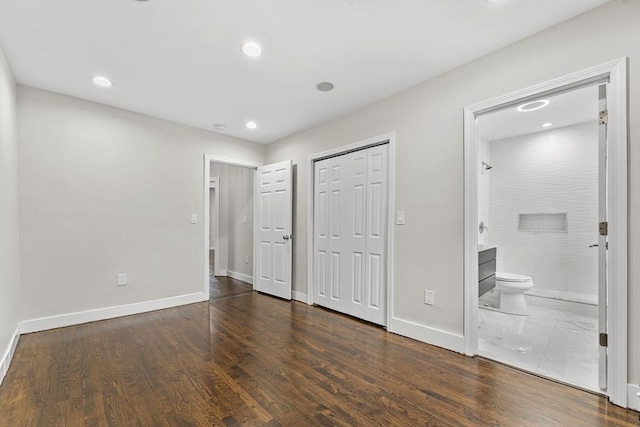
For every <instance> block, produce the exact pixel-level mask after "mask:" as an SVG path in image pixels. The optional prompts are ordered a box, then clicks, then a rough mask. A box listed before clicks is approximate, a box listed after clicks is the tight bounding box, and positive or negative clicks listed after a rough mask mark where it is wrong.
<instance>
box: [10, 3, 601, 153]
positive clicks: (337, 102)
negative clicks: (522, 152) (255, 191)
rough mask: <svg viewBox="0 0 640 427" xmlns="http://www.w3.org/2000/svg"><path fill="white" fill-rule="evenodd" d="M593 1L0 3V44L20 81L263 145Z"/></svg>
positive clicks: (543, 25)
mask: <svg viewBox="0 0 640 427" xmlns="http://www.w3.org/2000/svg"><path fill="white" fill-rule="evenodd" d="M605 2H606V1H605V0H529V1H527V0H524V1H508V0H502V1H500V0H493V1H485V0H457V1H452V0H431V1H364V0H344V1H339V0H335V1H310V0H309V1H304V0H298V1H270V0H264V1H213V0H211V1H208V0H149V1H146V2H141V1H135V0H118V1H115V0H76V1H71V0H47V1H38V0H0V41H1V43H2V47H3V49H4V51H5V54H6V56H7V58H8V60H9V62H10V64H11V66H12V69H13V72H14V74H15V76H16V79H17V81H18V82H19V83H21V84H24V85H28V86H33V87H37V88H41V89H46V90H50V91H54V92H59V93H63V94H66V95H71V96H75V97H78V98H83V99H87V100H91V101H95V102H100V103H103V104H107V105H111V106H114V107H119V108H124V109H127V110H131V111H135V112H139V113H143V114H147V115H150V116H154V117H159V118H162V119H166V120H171V121H174V122H178V123H183V124H186V125H190V126H195V127H199V128H203V129H209V130H213V125H214V124H215V123H222V124H224V125H226V127H227V129H226V131H225V132H222V133H226V134H228V135H233V136H236V137H240V138H244V139H247V140H251V141H256V142H260V143H269V142H272V141H275V140H277V139H280V138H282V137H284V136H287V135H290V134H292V133H295V132H298V131H300V130H303V129H306V128H308V127H311V126H313V125H315V124H317V123H321V122H323V121H326V120H329V119H331V118H334V117H338V116H340V115H343V114H345V113H347V112H349V111H352V110H354V109H357V108H359V107H362V106H364V105H366V104H369V103H371V102H374V101H376V100H379V99H381V98H384V97H386V96H388V95H391V94H393V93H396V92H399V91H401V90H403V89H405V88H408V87H410V86H412V85H414V84H416V83H418V82H421V81H424V80H427V79H429V78H432V77H434V76H436V75H438V74H441V73H443V72H446V71H448V70H450V69H452V68H454V67H457V66H459V65H462V64H464V63H466V62H469V61H471V60H473V59H476V58H479V57H481V56H483V55H485V54H487V53H489V52H492V51H494V50H496V49H499V48H501V47H503V46H506V45H508V44H511V43H513V42H515V41H517V40H520V39H522V38H525V37H527V36H529V35H531V34H534V33H536V32H538V31H540V30H542V29H544V28H547V27H549V26H552V25H554V24H556V23H559V22H561V21H564V20H566V19H569V18H571V17H573V16H575V15H578V14H580V13H582V12H584V11H586V10H588V9H591V8H594V7H596V6H599V5H601V4H603V3H605ZM247 40H254V41H257V42H259V43H260V44H261V45H262V47H263V55H262V56H261V57H260V58H257V59H251V58H247V57H245V56H244V55H243V54H242V53H241V52H240V45H241V44H242V43H243V42H245V41H247ZM95 74H103V75H105V76H108V77H109V78H110V79H111V80H113V81H114V82H115V83H116V86H115V87H113V88H111V89H100V88H97V87H96V86H94V85H93V84H92V83H91V81H90V77H91V76H92V75H95ZM325 80H328V81H331V82H333V83H334V84H335V89H334V90H333V91H332V92H326V93H322V92H318V91H316V90H315V87H314V86H315V84H316V83H318V82H320V81H325ZM247 120H255V121H256V122H257V123H258V128H257V129H255V130H248V129H246V128H245V127H244V123H245V122H246V121H247Z"/></svg>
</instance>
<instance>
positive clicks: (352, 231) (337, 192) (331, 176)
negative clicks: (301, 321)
mask: <svg viewBox="0 0 640 427" xmlns="http://www.w3.org/2000/svg"><path fill="white" fill-rule="evenodd" d="M387 153H388V145H381V146H377V147H372V148H367V149H364V150H359V151H354V152H351V153H348V154H344V155H341V156H337V157H332V158H329V159H325V160H321V161H318V162H316V163H315V166H314V167H315V170H314V236H313V239H314V249H313V250H314V258H313V263H314V265H313V269H314V286H313V289H314V302H315V303H316V304H318V305H321V306H324V307H327V308H330V309H332V310H336V311H340V312H342V313H346V314H349V315H351V316H354V317H358V318H361V319H364V320H368V321H370V322H373V323H377V324H380V325H385V324H386V298H387V280H386V277H387V271H386V270H387V261H386V259H387V257H386V238H387V206H388V205H387V199H388V194H387V192H388V170H387V168H388V160H387V157H388V154H387Z"/></svg>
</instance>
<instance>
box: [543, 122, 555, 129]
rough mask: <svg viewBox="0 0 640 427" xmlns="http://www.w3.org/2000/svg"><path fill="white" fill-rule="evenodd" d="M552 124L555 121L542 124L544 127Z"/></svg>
mask: <svg viewBox="0 0 640 427" xmlns="http://www.w3.org/2000/svg"><path fill="white" fill-rule="evenodd" d="M552 124H553V123H551V122H548V123H544V124H543V125H542V127H543V128H548V127H549V126H551V125H552Z"/></svg>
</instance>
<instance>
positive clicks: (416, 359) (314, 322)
mask: <svg viewBox="0 0 640 427" xmlns="http://www.w3.org/2000/svg"><path fill="white" fill-rule="evenodd" d="M213 288H215V290H216V295H215V296H214V297H212V298H211V300H210V301H209V302H208V303H198V304H191V305H187V306H181V307H177V308H171V309H167V310H160V311H155V312H151V313H146V314H140V315H135V316H128V317H123V318H118V319H113V320H106V321H101V322H94V323H89V324H84V325H78V326H72V327H68V328H61V329H55V330H51V331H45V332H39V333H34V334H29V335H24V336H22V337H21V338H20V342H19V345H18V349H17V351H16V354H15V357H14V360H13V363H12V365H11V368H10V369H9V372H8V374H7V376H6V378H5V380H4V382H3V384H2V386H1V387H0V425H1V426H11V427H13V426H47V427H49V426H211V425H227V426H235V425H247V426H257V425H272V426H308V425H342V426H373V425H408V426H418V425H430V426H448V425H451V426H497V425H499V426H591V425H593V426H622V425H638V414H637V413H636V412H633V411H630V410H625V409H622V408H619V407H616V406H613V405H611V404H609V403H608V402H607V401H606V399H604V398H602V397H598V396H595V395H592V394H589V393H586V392H583V391H580V390H577V389H573V388H570V387H567V386H563V385H560V384H556V383H554V382H551V381H548V380H544V379H541V378H538V377H535V376H533V375H530V374H526V373H523V372H519V371H517V370H514V369H511V368H508V367H505V366H502V365H499V364H497V363H494V362H491V361H488V360H484V359H480V358H468V357H465V356H463V355H460V354H456V353H453V352H450V351H447V350H443V349H440V348H437V347H433V346H430V345H427V344H423V343H420V342H417V341H414V340H411V339H408V338H404V337H400V336H398V335H394V334H391V333H387V332H386V331H385V330H383V329H380V328H378V327H375V326H372V325H370V324H367V323H363V322H360V321H357V320H354V319H351V318H349V317H346V316H343V315H340V314H336V313H333V312H330V311H326V310H323V309H320V308H317V307H310V306H307V305H305V304H302V303H298V302H286V301H282V300H279V299H276V298H271V297H268V296H265V295H262V294H259V293H256V292H253V291H251V290H250V288H251V287H250V286H248V285H246V284H243V283H242V282H238V281H235V280H231V279H218V280H216V281H212V290H213ZM213 294H214V293H213V292H212V295H213Z"/></svg>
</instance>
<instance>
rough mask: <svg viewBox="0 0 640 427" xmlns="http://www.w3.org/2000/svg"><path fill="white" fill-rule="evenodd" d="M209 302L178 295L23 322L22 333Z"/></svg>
mask: <svg viewBox="0 0 640 427" xmlns="http://www.w3.org/2000/svg"><path fill="white" fill-rule="evenodd" d="M207 300H208V299H207V298H206V296H205V294H204V292H196V293H193V294H187V295H178V296H175V297H170V298H162V299H157V300H152V301H143V302H136V303H133V304H125V305H118V306H114V307H104V308H97V309H95V310H87V311H79V312H76V313H67V314H60V315H58V316H50V317H41V318H39V319H32V320H23V321H22V322H21V323H20V333H22V334H28V333H31V332H39V331H46V330H47V329H55V328H62V327H65V326H71V325H79V324H81V323H88V322H96V321H98V320H106V319H113V318H114V317H121V316H129V315H132V314H139V313H146V312H148V311H154V310H161V309H163V308H171V307H177V306H179V305H185V304H192V303H194V302H201V301H207Z"/></svg>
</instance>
